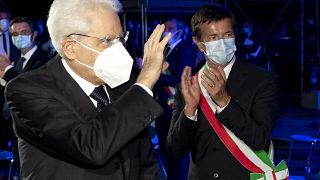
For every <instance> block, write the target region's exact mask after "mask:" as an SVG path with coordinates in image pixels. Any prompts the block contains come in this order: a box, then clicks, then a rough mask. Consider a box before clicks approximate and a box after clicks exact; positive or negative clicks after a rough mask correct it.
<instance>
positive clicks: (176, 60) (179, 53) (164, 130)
mask: <svg viewBox="0 0 320 180" xmlns="http://www.w3.org/2000/svg"><path fill="white" fill-rule="evenodd" d="M195 60H196V54H195V52H194V51H193V49H192V48H191V47H189V46H187V45H186V44H185V42H183V41H181V42H179V43H178V44H177V45H176V46H175V47H174V48H173V49H172V51H171V52H170V54H169V55H168V56H167V57H166V61H167V62H168V63H169V68H168V69H169V71H170V73H171V75H165V74H161V75H160V78H159V80H158V82H157V84H156V88H155V89H156V96H157V99H158V102H159V103H160V105H161V106H162V108H163V109H164V114H163V115H162V116H161V117H160V118H159V119H157V120H156V127H157V134H158V140H159V144H160V148H161V150H164V147H165V142H166V138H167V134H168V130H169V127H170V120H171V115H172V109H171V108H170V107H169V106H168V104H167V100H168V98H169V97H171V96H170V95H169V94H168V93H167V92H166V91H165V90H164V87H165V86H172V87H175V86H176V85H177V84H179V83H180V79H181V74H182V72H183V69H184V67H185V66H189V67H191V68H194V65H195Z"/></svg>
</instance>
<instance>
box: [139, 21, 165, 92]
mask: <svg viewBox="0 0 320 180" xmlns="http://www.w3.org/2000/svg"><path fill="white" fill-rule="evenodd" d="M163 31H164V25H163V24H162V25H157V27H156V28H155V29H154V30H153V32H152V34H151V36H150V38H149V39H148V41H147V42H146V43H145V45H144V55H143V66H142V69H141V72H140V75H139V77H138V80H137V82H138V83H141V84H143V85H145V86H147V87H148V88H150V89H152V88H153V86H154V84H155V83H156V81H157V80H158V78H159V76H160V73H161V69H162V64H163V59H164V57H163V51H164V47H165V45H166V44H167V43H168V41H169V39H170V36H171V34H170V33H169V34H168V35H167V36H165V37H164V38H163V39H162V40H161V41H160V38H161V36H162V34H163Z"/></svg>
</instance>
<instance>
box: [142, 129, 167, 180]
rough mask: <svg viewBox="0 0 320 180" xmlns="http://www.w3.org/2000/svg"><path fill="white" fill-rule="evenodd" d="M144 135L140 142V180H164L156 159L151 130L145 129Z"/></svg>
mask: <svg viewBox="0 0 320 180" xmlns="http://www.w3.org/2000/svg"><path fill="white" fill-rule="evenodd" d="M142 135H143V137H142V140H141V142H140V154H141V155H140V158H141V159H140V162H141V176H142V177H140V179H154V180H156V179H159V180H160V179H162V174H160V172H161V171H160V167H159V165H158V163H157V161H156V158H155V154H154V151H153V144H152V142H151V137H150V133H149V129H145V130H144V132H143V134H142Z"/></svg>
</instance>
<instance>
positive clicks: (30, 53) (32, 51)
mask: <svg viewBox="0 0 320 180" xmlns="http://www.w3.org/2000/svg"><path fill="white" fill-rule="evenodd" d="M37 49H38V46H37V45H35V46H34V47H33V48H32V49H30V51H28V52H27V53H26V54H24V55H23V54H21V57H24V58H26V61H28V60H29V59H30V58H31V56H32V54H33V53H34V52H35V51H36V50H37Z"/></svg>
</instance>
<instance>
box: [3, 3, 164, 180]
mask: <svg viewBox="0 0 320 180" xmlns="http://www.w3.org/2000/svg"><path fill="white" fill-rule="evenodd" d="M120 10H121V4H120V2H119V1H118V0H100V1H96V0H72V1H65V0H55V1H54V2H53V4H52V5H51V8H50V11H49V16H48V21H47V26H48V30H49V34H50V37H51V39H52V42H53V45H54V47H55V48H56V50H57V52H58V54H59V55H58V56H56V57H55V58H54V59H52V60H50V61H49V62H48V63H47V64H46V65H44V66H42V67H41V68H38V69H37V70H34V71H32V72H27V73H24V74H21V75H19V76H18V77H17V78H15V79H14V80H12V81H10V82H9V83H8V85H7V87H6V92H5V94H6V98H7V102H8V105H9V107H10V109H11V113H12V117H13V120H14V127H15V133H16V135H17V137H18V145H19V155H20V164H21V178H22V179H27V180H28V179H32V180H38V179H39V180H42V179H52V180H55V179H56V180H61V179H71V180H73V179H77V180H88V179H90V180H105V179H112V180H113V179H114V180H138V179H155V180H157V179H160V178H161V175H160V173H159V169H158V166H157V162H156V160H155V158H154V155H153V147H152V144H151V139H150V136H149V132H148V129H147V128H146V127H148V125H149V124H150V123H151V122H152V121H153V120H154V119H155V118H156V117H158V116H159V115H160V114H161V113H162V109H161V107H160V105H159V104H158V103H157V102H156V101H155V100H154V98H153V94H152V91H151V89H152V88H153V86H154V84H155V82H156V81H157V80H158V78H159V75H160V73H161V68H162V63H163V50H164V47H165V45H166V44H167V42H168V40H169V38H170V35H168V36H167V37H165V38H164V39H163V40H161V41H160V38H161V35H162V33H163V31H164V25H158V26H157V27H156V29H155V30H154V32H153V33H152V34H151V36H150V38H149V40H148V41H147V42H146V44H145V49H144V57H143V58H144V64H143V67H142V70H141V73H140V74H139V77H138V78H137V80H136V83H134V82H135V79H131V80H129V79H130V73H131V68H132V64H133V59H132V58H131V57H130V55H129V53H128V52H127V50H126V49H125V48H124V45H123V43H125V42H126V40H127V38H128V33H127V32H123V30H122V27H121V23H120V18H119V16H118V14H117V13H118V12H119V11H120ZM133 83H134V84H133Z"/></svg>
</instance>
